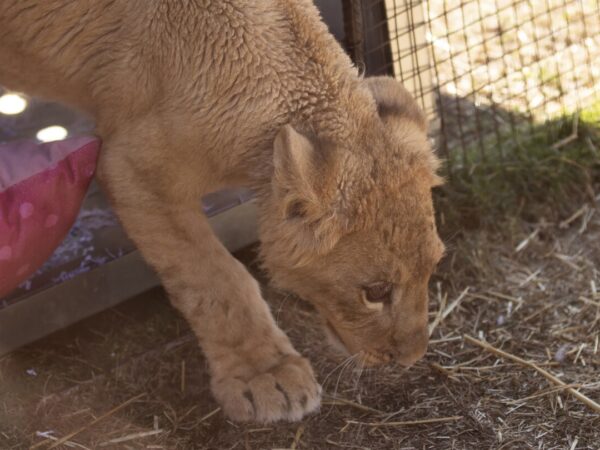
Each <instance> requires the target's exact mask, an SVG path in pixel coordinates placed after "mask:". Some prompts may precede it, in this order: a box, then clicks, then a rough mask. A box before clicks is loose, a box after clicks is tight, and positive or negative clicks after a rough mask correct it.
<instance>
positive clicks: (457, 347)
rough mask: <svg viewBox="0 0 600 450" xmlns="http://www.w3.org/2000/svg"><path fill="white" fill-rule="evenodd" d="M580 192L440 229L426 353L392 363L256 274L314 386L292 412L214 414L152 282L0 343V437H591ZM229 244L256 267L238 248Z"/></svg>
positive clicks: (124, 445)
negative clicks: (351, 351) (310, 408)
mask: <svg viewBox="0 0 600 450" xmlns="http://www.w3.org/2000/svg"><path fill="white" fill-rule="evenodd" d="M598 200H600V196H599V197H598V198H597V202H596V203H598ZM596 206H598V204H596V205H593V204H582V205H581V208H578V207H577V205H574V211H575V214H574V215H573V216H572V217H571V218H570V219H569V220H564V221H562V222H561V223H549V222H546V221H544V220H543V219H540V220H539V221H538V222H536V223H521V222H520V223H514V224H513V225H512V228H511V231H510V232H505V233H502V234H490V233H486V232H483V231H477V232H472V233H470V234H468V235H467V238H465V239H460V240H459V239H449V240H448V241H449V242H448V244H449V253H448V256H447V258H446V259H445V261H444V263H443V264H442V265H441V266H440V268H439V270H438V273H437V275H436V277H435V279H434V280H433V281H432V284H431V285H432V292H431V300H432V301H431V308H430V310H431V322H432V323H436V324H437V325H436V326H435V329H434V330H433V334H432V341H431V345H430V348H429V352H428V354H427V355H426V357H425V358H424V360H422V361H421V362H419V363H418V364H417V365H416V366H415V367H413V368H411V369H410V370H408V371H405V372H402V371H401V370H399V369H398V368H394V367H385V368H380V369H370V370H361V368H360V367H357V365H356V364H355V362H354V361H353V360H345V361H342V360H340V359H339V357H337V356H336V355H335V354H334V353H332V351H331V350H329V348H328V347H327V344H326V343H325V342H324V339H323V334H322V333H321V331H320V328H319V325H318V319H317V318H316V316H315V313H314V312H313V311H312V310H311V309H310V308H309V307H308V306H306V305H305V304H304V303H303V302H301V301H299V300H297V299H295V298H292V297H290V296H286V295H284V294H281V293H278V292H274V291H272V290H271V289H270V288H269V287H268V286H267V285H266V284H265V283H264V279H262V278H261V280H263V286H264V293H265V296H266V298H267V299H268V301H269V303H270V304H271V307H272V311H273V313H274V315H275V316H276V318H277V321H278V322H279V324H280V325H281V327H282V328H283V329H284V330H285V331H286V332H287V333H288V334H289V335H290V336H291V338H292V340H293V341H294V343H295V344H296V346H297V348H298V350H299V351H300V352H302V353H303V354H304V355H306V356H308V357H309V358H310V360H311V361H312V363H313V365H314V367H315V369H316V371H317V373H318V377H319V379H320V382H321V383H322V384H323V386H324V392H325V397H324V401H323V406H322V408H321V411H320V412H319V413H318V414H315V415H313V416H311V417H308V418H307V419H306V420H304V421H303V422H301V423H295V424H275V425H268V426H261V425H256V424H254V425H239V424H235V423H232V422H230V421H228V420H227V419H226V418H225V417H224V416H223V414H222V413H221V411H220V410H219V408H218V405H217V404H216V403H215V401H214V400H213V399H212V397H211V394H210V392H209V387H208V386H209V383H208V375H207V371H206V362H205V360H204V358H203V356H202V354H201V352H200V350H199V349H198V347H197V346H196V343H195V341H194V338H193V336H192V335H191V333H190V330H189V328H188V326H187V325H186V323H185V322H184V321H183V319H182V318H181V317H180V316H179V315H178V313H177V312H176V311H175V310H174V309H173V308H171V307H170V306H169V304H168V302H167V299H166V297H165V294H164V292H163V291H162V290H160V289H156V290H153V291H150V292H147V293H145V294H143V295H141V296H139V297H137V298H134V299H131V300H130V301H128V302H126V303H124V304H122V305H120V306H119V307H117V308H114V309H111V310H108V311H105V312H103V313H101V314H98V315H97V316H94V317H92V318H90V319H88V320H86V321H84V322H81V323H79V324H77V325H75V326H72V327H71V328H69V329H66V330H64V331H61V332H59V333H56V334H55V335H52V336H50V337H48V338H46V339H44V340H41V341H39V342H36V343H34V344H32V345H30V346H28V347H26V348H23V349H21V350H19V351H17V352H14V353H13V354H10V355H8V356H5V357H3V358H0V448H1V449H3V450H4V449H6V450H8V449H22V448H40V449H47V448H53V447H52V446H53V445H56V444H58V443H59V442H60V444H59V445H58V446H56V447H54V448H83V449H86V448H87V449H104V448H118V449H137V448H147V449H152V448H154V449H234V448H238V449H276V448H286V449H287V448H290V449H325V448H327V449H329V448H331V449H336V448H355V449H425V448H431V449H473V448H476V447H479V448H492V449H509V448H515V449H522V448H538V449H571V450H574V449H598V448H600V413H599V411H598V410H596V411H594V410H593V407H594V404H593V403H590V404H589V405H586V404H585V401H586V400H585V399H587V398H590V399H595V400H596V402H600V377H599V376H598V374H599V373H600V370H599V369H600V352H599V348H598V347H599V343H598V339H599V333H600V276H599V271H600V246H599V245H598V242H599V239H598V237H599V236H600V214H598V213H597V212H596V209H595V207H596ZM507 236H512V237H509V238H507ZM238 257H239V258H240V259H241V260H242V261H244V262H245V263H246V264H247V265H248V266H249V267H250V269H251V270H252V271H253V273H257V274H258V272H257V269H256V265H255V263H254V261H255V256H254V253H253V251H252V250H248V251H246V252H243V253H241V254H239V255H238ZM258 276H259V277H260V274H258ZM473 339H476V340H477V341H473ZM477 342H487V343H489V344H490V345H492V346H493V347H494V348H497V349H502V350H503V351H505V352H507V353H508V354H510V355H514V356H518V357H520V358H523V359H525V360H527V361H528V362H530V363H533V364H534V365H535V367H532V366H525V365H523V364H521V363H518V362H515V361H513V360H511V359H509V358H510V357H509V356H499V355H497V354H494V353H492V352H491V351H490V350H489V349H486V348H483V347H481V345H478V344H477ZM482 345H485V344H482ZM536 368H537V369H542V370H546V371H548V372H551V373H552V374H553V375H554V376H556V377H558V378H560V379H561V380H562V381H563V382H564V383H567V386H557V385H556V384H555V383H554V382H551V381H548V380H546V379H545V378H544V377H543V376H542V375H540V374H539V373H538V372H537V369H536ZM569 389H571V392H569ZM573 391H577V392H578V393H580V394H583V395H584V396H585V397H584V398H583V400H582V399H580V398H576V397H575V396H574V395H572V392H573ZM576 395H577V394H576ZM596 407H597V405H596ZM65 439H66V442H65ZM58 440H61V441H58Z"/></svg>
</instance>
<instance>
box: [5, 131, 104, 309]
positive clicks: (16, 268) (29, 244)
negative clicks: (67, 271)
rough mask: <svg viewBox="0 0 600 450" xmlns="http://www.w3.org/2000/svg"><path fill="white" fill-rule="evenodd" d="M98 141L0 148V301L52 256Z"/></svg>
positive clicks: (32, 143) (88, 176)
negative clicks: (0, 298)
mask: <svg viewBox="0 0 600 450" xmlns="http://www.w3.org/2000/svg"><path fill="white" fill-rule="evenodd" d="M99 148H100V141H99V140H98V139H97V138H95V137H91V136H78V137H73V138H69V139H66V140H64V141H56V142H50V143H44V144H40V143H37V142H35V141H17V142H10V143H6V144H0V297H1V296H3V295H6V294H7V293H8V292H10V291H11V290H12V289H14V288H15V287H17V286H18V285H19V284H20V283H21V282H23V281H24V280H26V279H27V278H28V277H29V276H30V275H31V274H32V273H33V272H35V271H36V270H37V269H38V268H39V267H40V266H41V265H42V264H43V263H44V261H45V260H46V259H47V258H48V257H50V255H51V254H52V252H53V251H54V249H55V248H56V247H57V246H58V245H59V244H60V242H61V241H62V240H63V238H64V237H65V235H66V234H67V232H68V231H69V229H70V227H71V225H72V224H73V222H74V220H75V218H76V216H77V213H78V211H79V207H80V206H81V202H82V201H83V197H84V195H85V193H86V191H87V188H88V186H89V183H90V181H91V179H92V177H93V175H94V171H95V169H96V160H97V157H98V151H99Z"/></svg>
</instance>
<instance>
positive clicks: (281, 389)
mask: <svg viewBox="0 0 600 450" xmlns="http://www.w3.org/2000/svg"><path fill="white" fill-rule="evenodd" d="M275 389H277V390H278V391H279V392H281V393H282V394H283V396H284V397H285V403H286V406H287V410H288V411H289V410H291V409H292V402H290V397H289V396H288V394H287V392H285V390H284V389H283V388H282V387H281V385H280V384H279V383H275Z"/></svg>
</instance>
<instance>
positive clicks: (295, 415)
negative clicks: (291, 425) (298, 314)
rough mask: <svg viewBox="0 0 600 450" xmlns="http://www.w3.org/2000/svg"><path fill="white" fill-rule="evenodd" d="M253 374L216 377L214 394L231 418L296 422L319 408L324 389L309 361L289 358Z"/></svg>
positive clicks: (291, 356) (299, 357) (288, 356)
mask: <svg viewBox="0 0 600 450" xmlns="http://www.w3.org/2000/svg"><path fill="white" fill-rule="evenodd" d="M249 372H251V373H247V374H245V375H244V376H236V377H229V376H224V377H215V378H213V383H212V390H213V394H214V396H215V398H216V399H217V401H218V402H219V403H220V404H221V407H222V408H223V411H224V412H225V414H226V415H227V416H229V417H230V418H231V419H233V420H236V421H240V422H262V423H268V422H276V421H278V420H287V421H295V420H300V419H301V418H302V417H303V416H305V415H306V414H308V413H310V412H312V411H315V410H316V409H317V408H318V407H319V404H320V400H321V386H319V384H318V383H317V381H316V380H315V376H314V374H313V370H312V368H311V366H310V363H309V362H308V360H306V359H305V358H302V357H301V356H298V355H286V356H284V357H282V358H281V359H280V360H279V361H277V362H276V363H275V364H274V365H273V366H272V367H270V368H269V369H268V370H266V371H264V372H254V371H249Z"/></svg>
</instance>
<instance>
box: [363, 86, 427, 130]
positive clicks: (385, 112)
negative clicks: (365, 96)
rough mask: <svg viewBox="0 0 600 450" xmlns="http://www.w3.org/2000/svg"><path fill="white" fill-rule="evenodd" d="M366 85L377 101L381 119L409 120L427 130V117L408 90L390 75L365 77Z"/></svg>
mask: <svg viewBox="0 0 600 450" xmlns="http://www.w3.org/2000/svg"><path fill="white" fill-rule="evenodd" d="M365 82H366V83H367V87H368V88H369V90H370V91H371V93H372V94H373V98H374V99H375V102H376V103H377V112H378V113H379V116H380V117H381V118H382V119H383V120H389V119H399V120H402V119H404V120H411V121H412V122H414V123H416V124H417V125H418V126H419V128H421V129H422V130H423V131H427V118H426V117H425V114H423V111H422V110H421V108H420V107H419V105H417V102H416V101H415V99H414V98H413V97H412V95H410V92H408V91H407V90H406V88H405V87H404V86H403V85H402V83H400V82H399V81H397V80H395V79H394V78H391V77H370V78H366V79H365Z"/></svg>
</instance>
